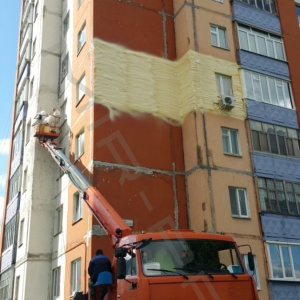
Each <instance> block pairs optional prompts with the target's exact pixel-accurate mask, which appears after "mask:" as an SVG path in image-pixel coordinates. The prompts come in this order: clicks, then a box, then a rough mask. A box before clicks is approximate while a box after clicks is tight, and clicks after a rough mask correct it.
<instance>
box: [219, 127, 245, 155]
mask: <svg viewBox="0 0 300 300" xmlns="http://www.w3.org/2000/svg"><path fill="white" fill-rule="evenodd" d="M221 129H222V143H223V152H224V153H225V154H230V155H237V156H241V147H240V138H239V137H240V136H239V131H238V130H237V129H232V128H225V127H222V128H221ZM234 139H235V144H236V146H237V152H235V150H234V147H233V144H234ZM225 143H226V144H227V145H226V146H227V147H226V148H227V149H228V151H225Z"/></svg>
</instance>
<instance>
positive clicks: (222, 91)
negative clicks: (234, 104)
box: [216, 73, 233, 97]
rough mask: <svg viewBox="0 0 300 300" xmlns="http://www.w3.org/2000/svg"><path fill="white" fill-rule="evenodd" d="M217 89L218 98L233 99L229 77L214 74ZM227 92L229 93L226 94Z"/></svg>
mask: <svg viewBox="0 0 300 300" xmlns="http://www.w3.org/2000/svg"><path fill="white" fill-rule="evenodd" d="M216 81H217V87H218V92H219V95H220V97H224V96H230V97H233V90H232V78H231V76H228V75H224V74H218V73H216ZM227 91H229V92H227Z"/></svg>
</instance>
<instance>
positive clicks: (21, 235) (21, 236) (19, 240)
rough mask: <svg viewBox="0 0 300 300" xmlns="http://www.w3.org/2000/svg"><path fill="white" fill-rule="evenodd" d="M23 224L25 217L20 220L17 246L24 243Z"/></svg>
mask: <svg viewBox="0 0 300 300" xmlns="http://www.w3.org/2000/svg"><path fill="white" fill-rule="evenodd" d="M24 226H25V218H23V219H22V220H21V221H20V226H19V234H18V246H19V247H21V246H22V245H23V243H24Z"/></svg>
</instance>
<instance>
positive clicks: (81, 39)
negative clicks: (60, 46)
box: [77, 22, 86, 54]
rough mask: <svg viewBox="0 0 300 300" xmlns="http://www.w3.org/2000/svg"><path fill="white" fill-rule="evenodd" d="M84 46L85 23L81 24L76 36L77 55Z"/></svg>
mask: <svg viewBox="0 0 300 300" xmlns="http://www.w3.org/2000/svg"><path fill="white" fill-rule="evenodd" d="M85 44H86V22H84V23H83V25H82V26H81V28H80V30H79V31H78V34H77V53H78V54H79V53H80V51H81V49H82V48H83V46H84V45H85Z"/></svg>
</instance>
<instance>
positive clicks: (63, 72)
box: [61, 54, 69, 81]
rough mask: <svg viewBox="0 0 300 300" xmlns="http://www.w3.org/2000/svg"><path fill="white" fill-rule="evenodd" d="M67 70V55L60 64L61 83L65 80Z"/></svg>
mask: <svg viewBox="0 0 300 300" xmlns="http://www.w3.org/2000/svg"><path fill="white" fill-rule="evenodd" d="M68 69H69V55H68V54H67V55H66V56H65V58H64V59H63V61H62V64H61V81H63V80H64V79H65V77H66V76H67V74H68Z"/></svg>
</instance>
